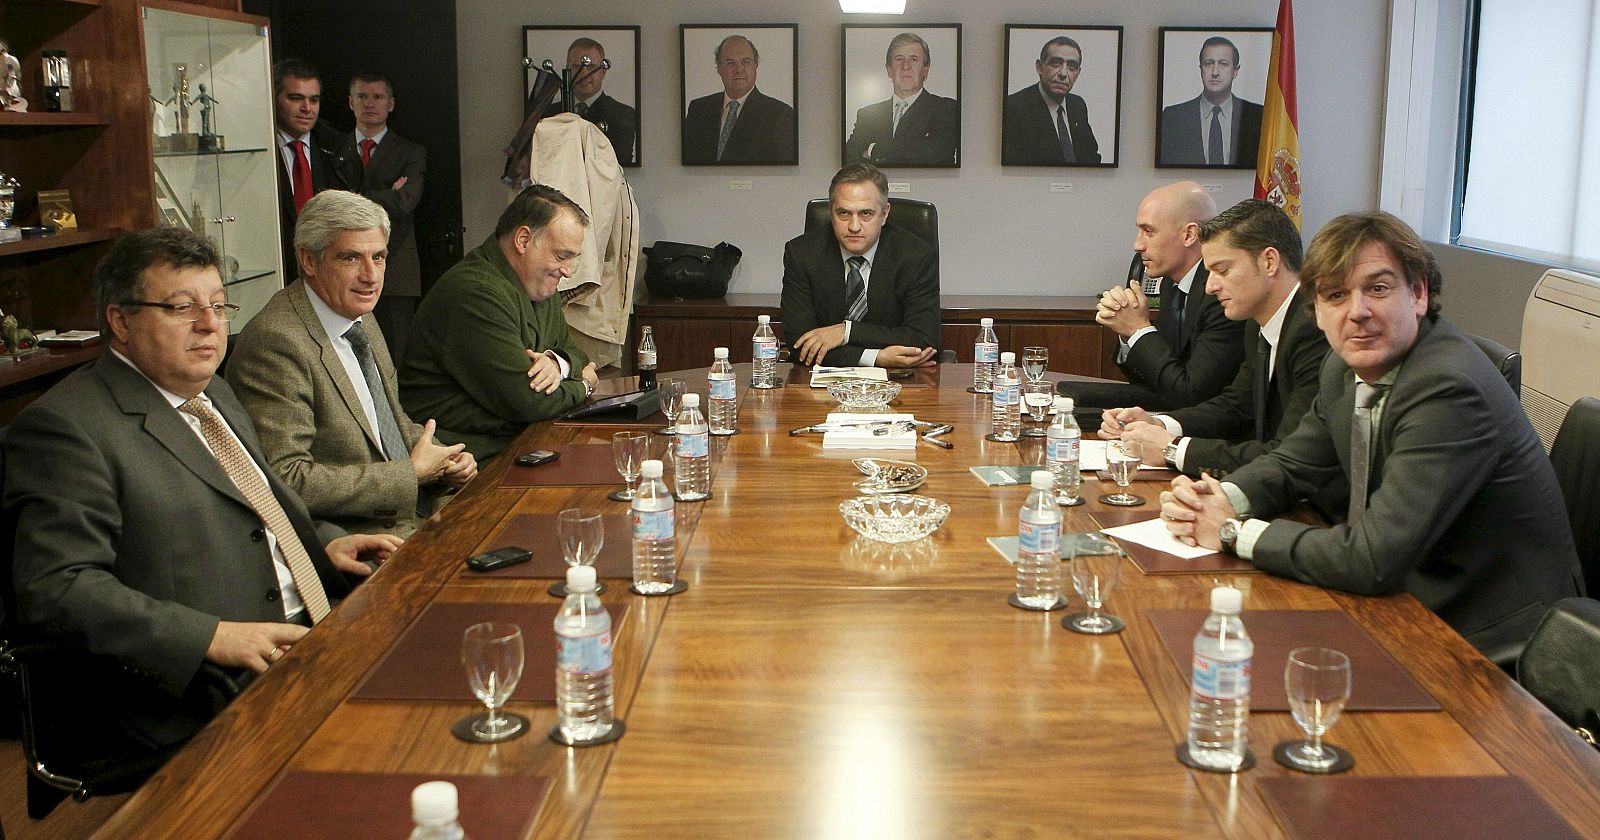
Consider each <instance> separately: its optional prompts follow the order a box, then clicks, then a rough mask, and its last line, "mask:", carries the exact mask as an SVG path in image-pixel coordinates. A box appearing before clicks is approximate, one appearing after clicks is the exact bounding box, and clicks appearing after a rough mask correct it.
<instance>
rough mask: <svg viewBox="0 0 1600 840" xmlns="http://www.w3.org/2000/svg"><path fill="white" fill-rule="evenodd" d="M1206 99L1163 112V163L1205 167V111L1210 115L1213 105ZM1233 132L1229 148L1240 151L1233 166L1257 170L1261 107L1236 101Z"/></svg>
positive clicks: (1235, 98) (1180, 104)
mask: <svg viewBox="0 0 1600 840" xmlns="http://www.w3.org/2000/svg"><path fill="white" fill-rule="evenodd" d="M1204 100H1205V98H1204V97H1203V96H1197V97H1195V98H1193V99H1191V100H1189V101H1188V102H1180V103H1178V104H1176V105H1172V106H1169V107H1166V108H1162V109H1161V155H1160V158H1159V160H1160V162H1161V163H1163V164H1171V165H1178V166H1206V165H1207V164H1206V151H1205V149H1206V147H1205V144H1204V143H1203V142H1202V141H1201V139H1200V115H1201V112H1202V109H1204V111H1205V113H1210V111H1211V107H1210V103H1208V102H1206V101H1204ZM1233 104H1234V111H1233V126H1232V128H1233V130H1232V131H1231V132H1230V134H1231V135H1232V136H1231V137H1229V138H1228V145H1229V147H1230V148H1232V149H1235V150H1237V152H1236V154H1235V155H1234V157H1233V163H1232V164H1231V166H1232V167H1234V168H1237V169H1254V168H1256V150H1257V149H1259V148H1260V147H1261V106H1260V105H1257V104H1256V103H1254V102H1246V101H1245V100H1243V99H1240V98H1239V97H1237V96H1235V97H1234V98H1233Z"/></svg>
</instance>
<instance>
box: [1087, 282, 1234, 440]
mask: <svg viewBox="0 0 1600 840" xmlns="http://www.w3.org/2000/svg"><path fill="white" fill-rule="evenodd" d="M1206 276H1207V272H1206V267H1205V266H1204V265H1201V266H1200V267H1199V268H1198V269H1197V270H1196V271H1195V274H1194V281H1193V282H1192V283H1190V284H1189V300H1188V303H1187V304H1186V305H1185V306H1184V308H1183V329H1182V331H1181V337H1180V338H1179V339H1178V340H1177V341H1176V342H1174V341H1173V335H1172V333H1173V330H1172V329H1171V324H1169V323H1167V319H1166V318H1162V317H1159V316H1158V317H1157V319H1156V320H1157V323H1156V331H1155V332H1154V333H1152V334H1149V335H1146V336H1144V337H1143V338H1141V339H1139V340H1138V341H1136V342H1134V345H1133V348H1132V349H1131V350H1129V351H1128V356H1127V358H1125V359H1123V360H1122V361H1121V362H1118V363H1117V366H1118V367H1120V368H1122V372H1123V373H1125V374H1127V376H1128V381H1129V382H1131V383H1133V384H1134V385H1137V386H1139V387H1141V388H1144V389H1146V390H1148V391H1149V392H1150V393H1151V395H1152V399H1151V400H1149V401H1147V402H1145V403H1134V404H1135V405H1139V406H1140V407H1142V408H1145V409H1148V410H1150V411H1164V410H1168V409H1175V408H1184V407H1186V406H1191V405H1194V404H1196V403H1200V402H1204V401H1205V400H1208V399H1211V398H1212V397H1214V396H1216V395H1217V394H1219V393H1221V392H1222V389H1223V387H1225V386H1226V385H1227V384H1228V383H1229V382H1231V381H1232V380H1233V378H1234V376H1236V375H1237V374H1238V372H1239V365H1240V363H1242V362H1243V361H1244V324H1243V323H1241V322H1239V321H1230V320H1228V316H1227V315H1225V314H1223V312H1222V304H1220V303H1218V302H1217V298H1216V296H1215V295H1213V294H1211V293H1210V292H1207V291H1205V284H1206ZM1177 289H1178V284H1177V283H1176V282H1174V281H1172V280H1170V279H1169V280H1163V281H1162V286H1161V311H1162V312H1163V313H1169V312H1173V311H1175V310H1174V309H1173V307H1174V305H1175V304H1174V301H1175V296H1176V294H1177Z"/></svg>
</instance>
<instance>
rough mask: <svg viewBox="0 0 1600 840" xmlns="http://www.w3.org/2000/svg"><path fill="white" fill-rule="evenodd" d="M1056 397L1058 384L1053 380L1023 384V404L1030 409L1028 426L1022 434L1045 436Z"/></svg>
mask: <svg viewBox="0 0 1600 840" xmlns="http://www.w3.org/2000/svg"><path fill="white" fill-rule="evenodd" d="M1055 399H1056V386H1055V383H1052V382H1044V381H1042V380H1041V381H1038V382H1026V383H1023V386H1022V405H1023V407H1024V408H1026V409H1027V410H1028V422H1029V423H1031V424H1032V425H1031V426H1028V428H1027V429H1025V430H1024V431H1023V432H1022V434H1023V435H1025V436H1027V437H1044V436H1045V431H1044V427H1045V426H1047V425H1049V421H1050V405H1051V403H1054V402H1055Z"/></svg>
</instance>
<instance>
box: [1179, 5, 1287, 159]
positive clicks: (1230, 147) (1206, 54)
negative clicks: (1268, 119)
mask: <svg viewBox="0 0 1600 840" xmlns="http://www.w3.org/2000/svg"><path fill="white" fill-rule="evenodd" d="M1271 63H1272V29H1271V28H1270V27H1255V28H1248V29H1215V28H1208V27H1190V26H1164V27H1162V28H1161V65H1160V72H1159V73H1158V74H1157V82H1158V85H1159V86H1158V87H1157V89H1156V107H1157V108H1158V112H1157V114H1156V138H1157V139H1156V166H1169V167H1171V166H1183V167H1201V168H1206V169H1254V168H1255V165H1256V150H1257V149H1258V148H1259V147H1260V144H1261V103H1262V102H1263V101H1264V100H1265V99H1266V95H1267V69H1268V67H1269V66H1270V65H1271Z"/></svg>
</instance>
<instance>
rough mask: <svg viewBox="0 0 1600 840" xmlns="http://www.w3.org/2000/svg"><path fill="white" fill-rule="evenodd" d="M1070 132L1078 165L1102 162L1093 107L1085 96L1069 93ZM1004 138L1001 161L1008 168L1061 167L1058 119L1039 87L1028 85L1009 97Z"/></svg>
mask: <svg viewBox="0 0 1600 840" xmlns="http://www.w3.org/2000/svg"><path fill="white" fill-rule="evenodd" d="M1064 101H1065V102H1066V106H1067V131H1068V133H1069V134H1071V135H1072V154H1073V157H1075V158H1076V160H1074V161H1073V162H1074V163H1099V162H1100V144H1099V143H1098V142H1097V141H1096V140H1095V139H1094V129H1093V128H1090V127H1089V108H1088V106H1087V105H1085V104H1084V102H1083V97H1081V96H1078V95H1077V94H1075V93H1069V94H1067V96H1066V99H1065V100H1064ZM1002 126H1003V128H1002V130H1003V133H1004V137H1003V139H1002V141H1001V143H1000V162H1001V163H1002V164H1004V165H1007V166H1061V165H1065V164H1066V162H1067V161H1066V159H1065V158H1063V157H1062V155H1061V141H1060V140H1059V139H1057V137H1056V118H1055V114H1054V113H1052V112H1051V110H1050V108H1049V107H1048V106H1047V105H1046V104H1045V101H1044V96H1043V95H1042V94H1040V93H1039V86H1038V85H1036V84H1034V85H1028V86H1027V87H1025V88H1023V89H1022V90H1019V91H1017V92H1016V93H1013V94H1011V95H1010V96H1007V97H1006V112H1005V122H1004V123H1003V124H1002Z"/></svg>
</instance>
